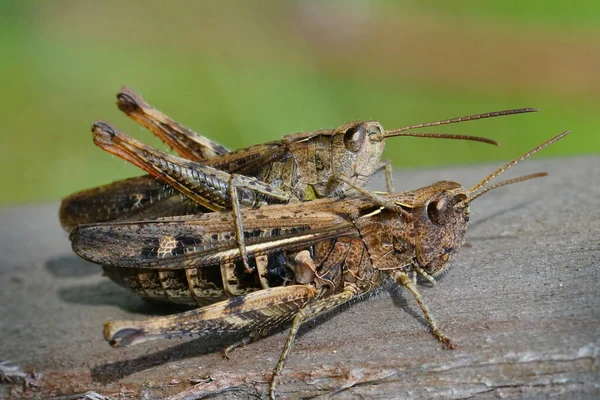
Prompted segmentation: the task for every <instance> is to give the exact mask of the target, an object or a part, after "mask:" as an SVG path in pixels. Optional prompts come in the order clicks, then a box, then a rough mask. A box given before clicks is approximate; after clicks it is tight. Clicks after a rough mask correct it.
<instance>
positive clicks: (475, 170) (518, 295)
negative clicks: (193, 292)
mask: <svg viewBox="0 0 600 400" xmlns="http://www.w3.org/2000/svg"><path fill="white" fill-rule="evenodd" d="M498 165H500V163H498V164H493V165H484V166H479V165H478V166H473V167H457V168H447V169H443V170H426V171H406V172H401V173H397V174H396V175H395V179H396V182H395V185H396V187H397V188H415V187H419V186H423V185H425V184H428V183H431V182H433V181H435V180H440V179H452V180H458V181H459V182H462V183H463V184H465V185H467V186H470V185H472V184H474V183H475V182H476V181H477V180H478V179H479V178H481V177H483V176H484V175H485V174H486V173H488V172H490V171H491V170H492V169H493V168H494V167H496V166H498ZM538 171H547V172H549V173H550V175H549V176H548V177H547V178H543V179H539V180H536V181H531V182H528V183H523V184H517V185H514V186H509V187H506V188H503V189H499V190H497V191H493V192H490V193H489V194H487V195H485V196H483V197H481V198H480V199H478V200H476V201H475V202H474V203H473V205H472V207H471V212H472V213H471V215H472V223H471V229H470V232H469V234H468V245H467V246H466V247H465V248H463V249H462V250H461V252H460V253H459V256H458V258H457V260H456V262H455V265H454V266H453V268H452V269H451V270H450V271H449V273H448V274H447V275H446V276H444V277H443V279H441V281H440V282H439V283H438V285H437V286H436V287H435V288H432V287H421V292H422V295H423V297H424V299H425V301H426V302H427V303H428V305H429V307H430V308H431V310H432V312H433V314H434V316H435V318H436V320H437V321H438V323H439V325H440V327H441V328H442V329H444V331H445V332H446V333H447V334H448V335H449V336H450V337H451V338H452V339H453V341H454V342H455V344H457V346H458V348H457V349H456V350H454V351H447V350H443V349H442V348H441V346H440V345H439V344H438V343H437V342H436V341H435V340H434V339H433V338H432V337H431V335H429V334H428V332H427V330H426V327H425V324H424V321H423V318H422V317H421V315H420V311H419V309H418V307H417V305H416V304H415V302H414V300H413V299H412V298H411V297H410V296H408V295H407V294H406V292H405V291H401V292H398V293H393V294H392V295H388V294H385V293H384V294H382V295H380V296H378V297H376V298H374V299H371V300H368V301H365V302H362V303H359V304H357V305H355V306H354V307H352V308H350V309H349V310H346V311H344V312H343V313H339V314H337V315H335V316H332V317H330V318H327V319H325V320H324V321H319V322H318V323H315V324H313V327H312V329H311V328H309V329H305V330H304V332H303V335H302V336H301V337H300V338H299V339H298V341H297V342H296V345H295V346H294V348H293V350H292V353H291V355H290V357H289V359H288V364H287V366H286V368H285V370H284V372H283V375H282V379H281V381H280V385H279V388H278V394H279V395H280V396H281V397H282V398H314V397H318V398H335V399H346V398H348V399H354V398H393V397H395V398H419V399H420V398H450V399H458V398H461V399H462V398H469V397H474V396H477V397H478V398H497V397H500V396H504V397H508V398H514V397H519V398H520V397H529V398H546V397H549V396H551V395H557V396H558V397H562V398H573V397H578V398H597V397H600V386H599V382H600V372H599V371H600V368H599V367H600V366H599V363H600V289H599V288H600V284H599V283H598V281H599V280H600V279H599V278H600V209H599V206H600V184H599V183H600V158H599V157H593V156H590V157H580V158H570V159H555V160H548V161H535V160H534V161H528V162H525V163H523V164H522V165H519V166H518V167H517V168H515V171H511V173H510V174H508V175H510V176H516V175H522V174H525V173H531V172H538ZM375 186H377V184H375ZM57 210H58V205H56V204H51V205H40V206H26V207H17V208H11V209H3V210H0V231H1V233H2V235H1V237H2V240H1V241H0V250H1V251H0V282H2V290H1V291H0V301H1V303H2V307H1V308H0V321H1V324H0V337H1V338H2V340H1V341H0V359H10V360H11V361H12V362H13V364H15V365H18V366H21V367H23V369H24V370H25V371H26V372H27V373H31V372H32V371H33V370H35V371H36V374H37V375H36V376H31V375H29V377H28V378H27V380H28V381H29V385H28V386H27V387H24V386H23V385H22V384H4V385H0V397H7V398H21V397H23V396H31V397H32V398H48V397H52V396H68V395H73V394H78V393H84V392H87V391H94V392H97V393H98V394H101V395H104V396H108V397H109V398H128V397H129V398H137V397H143V398H146V399H158V398H164V397H166V396H169V395H171V396H176V395H177V397H174V398H180V399H183V398H199V397H200V396H201V395H203V394H208V393H214V392H220V393H221V394H220V395H219V396H218V397H223V398H260V397H262V396H264V395H265V393H266V384H267V382H268V380H269V377H270V373H271V371H272V368H273V367H274V366H275V363H276V361H277V358H278V357H279V352H280V350H281V348H282V346H283V342H284V333H279V334H275V335H272V336H270V337H269V338H266V339H264V340H262V341H259V342H257V343H253V344H251V345H249V346H247V347H246V348H243V349H240V350H237V351H235V352H234V353H233V354H232V359H231V360H223V359H222V358H221V356H220V354H219V349H221V347H222V346H223V343H225V342H227V339H226V338H215V339H214V340H210V341H207V340H189V339H187V340H173V341H168V340H165V341H156V342H151V343H146V344H142V345H139V346H134V347H131V348H126V349H112V348H110V347H109V346H108V345H107V344H106V343H105V342H104V341H103V340H102V323H103V322H104V321H105V320H107V319H109V318H144V317H145V316H147V315H153V314H158V313H163V314H164V313H168V312H172V311H173V310H172V309H168V310H167V309H157V308H155V307H152V306H150V305H148V304H145V303H144V302H143V301H141V300H140V299H138V298H136V297H134V296H133V295H131V294H129V293H128V292H126V291H124V290H122V289H120V288H119V287H117V286H116V285H114V284H112V283H111V282H109V281H108V280H107V279H106V278H104V277H102V276H101V273H100V268H99V267H98V266H95V265H92V264H88V263H86V262H84V261H82V260H80V259H78V258H76V257H75V256H73V255H72V254H71V253H70V248H69V242H68V237H67V234H66V233H64V232H62V231H61V229H60V227H59V224H58V216H57ZM0 370H1V369H0ZM22 380H23V379H21V381H22ZM188 395H189V396H188ZM186 396H188V397H186ZM75 398H76V397H75ZM88 398H89V397H88Z"/></svg>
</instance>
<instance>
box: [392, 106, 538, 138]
mask: <svg viewBox="0 0 600 400" xmlns="http://www.w3.org/2000/svg"><path fill="white" fill-rule="evenodd" d="M537 111H539V110H538V109H537V108H517V109H514V110H504V111H494V112H489V113H483V114H475V115H468V116H466V117H457V118H450V119H445V120H442V121H435V122H425V123H421V124H416V125H408V126H405V127H403V128H398V129H392V130H391V131H385V135H384V137H391V136H397V134H398V133H399V132H404V131H408V130H411V129H421V128H429V127H432V126H440V125H448V124H456V123H459V122H467V121H475V120H478V119H486V118H494V117H503V116H505V115H514V114H525V113H530V112H537Z"/></svg>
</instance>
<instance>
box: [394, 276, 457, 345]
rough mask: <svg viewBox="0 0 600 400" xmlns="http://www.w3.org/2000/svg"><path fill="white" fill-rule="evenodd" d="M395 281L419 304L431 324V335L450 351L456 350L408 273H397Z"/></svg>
mask: <svg viewBox="0 0 600 400" xmlns="http://www.w3.org/2000/svg"><path fill="white" fill-rule="evenodd" d="M394 279H395V281H396V282H397V283H400V284H401V285H402V286H404V287H405V288H407V289H408V291H409V292H410V293H411V294H412V295H413V297H414V298H415V300H416V301H417V303H418V304H419V307H421V311H423V315H425V319H426V320H427V323H428V324H429V328H430V329H431V333H432V334H433V336H434V337H435V338H436V339H437V340H438V341H439V342H441V343H443V344H444V345H445V346H446V347H447V348H448V349H454V347H455V346H454V344H452V341H451V340H450V338H449V337H448V336H446V335H445V334H444V333H442V331H441V330H440V329H439V328H438V327H437V324H436V323H435V321H434V320H433V317H432V316H431V313H430V312H429V307H427V305H426V304H425V303H424V302H423V299H422V298H421V294H420V293H419V291H418V290H417V287H416V286H415V282H414V281H413V279H412V278H411V277H410V276H408V274H407V273H406V272H398V273H396V274H395V277H394Z"/></svg>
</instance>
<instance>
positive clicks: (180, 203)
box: [60, 175, 208, 231]
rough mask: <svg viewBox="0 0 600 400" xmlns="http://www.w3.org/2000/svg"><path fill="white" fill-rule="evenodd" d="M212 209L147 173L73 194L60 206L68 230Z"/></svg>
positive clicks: (61, 216)
mask: <svg viewBox="0 0 600 400" xmlns="http://www.w3.org/2000/svg"><path fill="white" fill-rule="evenodd" d="M206 211H208V209H207V208H205V207H202V206H201V205H200V204H197V203H195V202H194V201H192V200H191V199H190V198H188V197H187V196H185V195H183V194H181V193H179V192H178V191H176V190H175V189H173V188H172V187H171V186H169V185H168V184H166V183H163V182H161V181H159V180H157V179H155V178H154V177H152V176H149V175H145V176H140V177H137V178H130V179H125V180H122V181H117V182H113V183H110V184H108V185H103V186H98V187H95V188H92V189H88V190H83V191H81V192H77V193H73V194H72V195H70V196H69V197H66V198H65V199H64V200H63V201H62V203H61V206H60V223H61V225H62V226H63V228H64V229H65V230H67V231H71V230H73V229H74V228H75V227H76V226H77V225H82V224H90V223H99V222H108V221H125V220H129V221H131V220H137V221H140V220H144V219H148V218H156V217H169V216H176V215H188V214H198V213H201V212H206Z"/></svg>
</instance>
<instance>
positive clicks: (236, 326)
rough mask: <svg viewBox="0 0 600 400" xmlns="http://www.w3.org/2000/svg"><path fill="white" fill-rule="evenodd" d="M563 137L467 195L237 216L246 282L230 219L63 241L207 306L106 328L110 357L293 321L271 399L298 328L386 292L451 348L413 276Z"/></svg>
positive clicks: (445, 254)
mask: <svg viewBox="0 0 600 400" xmlns="http://www.w3.org/2000/svg"><path fill="white" fill-rule="evenodd" d="M568 133H569V131H567V132H563V133H561V134H560V135H558V136H555V137H554V138H552V139H550V140H548V141H546V142H545V143H543V144H541V145H540V146H537V147H535V148H534V149H532V150H530V151H528V152H527V153H525V154H524V155H522V156H521V157H518V158H516V159H514V160H512V161H510V162H509V163H507V164H506V165H504V166H502V167H500V168H498V169H497V170H496V171H494V172H492V173H491V174H490V175H488V176H486V177H485V178H483V179H482V180H481V181H480V182H478V183H477V184H476V185H474V186H473V187H472V188H470V189H469V190H466V189H465V188H464V187H463V186H461V185H460V184H459V183H456V182H448V181H442V182H437V183H434V184H433V185H431V186H426V187H424V188H421V189H417V190H414V191H408V192H402V193H389V194H383V195H380V196H378V197H377V198H376V199H370V198H369V199H364V198H351V199H345V200H339V199H319V200H314V201H313V202H312V203H311V207H310V210H307V209H306V207H304V206H303V205H302V204H288V205H267V206H264V207H261V208H260V209H255V210H245V211H244V212H243V213H242V217H243V224H244V227H245V230H244V237H245V239H246V244H247V247H246V250H247V252H248V255H249V257H250V259H251V261H253V264H254V266H255V268H253V270H252V271H250V272H249V271H246V269H245V268H244V265H243V261H242V258H241V256H240V254H239V252H238V249H237V243H236V240H235V238H234V232H235V216H234V215H232V213H217V214H203V215H198V216H183V217H168V218H160V219H157V220H153V221H138V222H135V221H131V222H114V223H104V224H91V225H82V226H79V227H77V228H76V229H75V230H74V231H73V232H72V233H71V240H72V243H73V249H74V251H75V252H76V253H77V254H79V255H80V256H81V257H83V258H85V259H87V260H90V261H92V262H95V263H99V264H102V265H105V269H106V271H107V272H108V273H109V275H113V278H114V277H115V276H119V278H117V279H122V280H123V281H126V282H127V284H129V285H130V286H131V287H136V286H137V288H138V289H139V291H140V292H142V293H143V292H146V293H147V294H152V293H162V296H166V297H171V298H177V299H179V300H183V299H185V301H187V302H190V303H194V302H196V300H197V299H198V298H204V299H207V297H208V300H209V302H214V303H213V304H212V305H207V306H205V307H202V308H199V309H196V310H192V311H187V312H184V313H180V314H176V315H172V316H167V317H159V318H150V319H147V320H143V321H110V322H107V323H106V324H105V329H104V335H105V338H106V340H107V341H109V343H110V344H111V345H113V346H115V347H120V346H126V345H130V344H135V343H139V342H143V341H147V340H153V339H157V338H162V337H171V336H181V335H184V334H190V335H191V334H198V335H200V336H202V335H210V334H215V333H224V332H228V333H238V334H239V333H245V334H247V335H248V336H246V337H245V338H244V339H243V340H242V341H241V342H238V343H236V344H234V345H232V346H230V347H229V348H228V349H226V353H227V352H229V351H230V350H231V349H233V348H235V347H236V346H239V345H242V344H247V343H249V342H250V341H252V340H254V339H258V338H260V337H261V336H264V335H266V334H267V333H268V332H269V331H271V330H272V329H274V328H277V327H280V326H282V325H284V324H286V323H289V322H290V321H291V324H292V327H291V329H290V332H289V334H288V337H287V340H286V343H285V346H284V348H283V351H282V353H281V356H280V359H279V362H278V364H277V366H276V368H275V370H274V373H273V379H272V381H271V385H270V388H269V392H270V396H271V397H274V393H275V384H276V377H277V376H278V375H279V373H280V372H281V370H282V368H283V366H284V363H285V360H286V357H287V355H288V353H289V351H290V349H291V347H292V344H293V342H294V339H295V337H296V334H297V332H298V329H299V327H300V326H301V325H302V323H304V322H305V321H307V320H309V319H312V318H314V317H316V316H317V315H319V314H322V313H325V312H327V311H330V310H333V309H335V308H337V307H339V306H340V305H343V304H347V303H349V302H352V301H355V300H359V299H361V298H364V297H367V296H369V295H371V294H373V293H375V292H376V291H378V290H379V289H381V288H382V287H384V286H385V285H386V283H390V284H396V285H401V286H403V287H405V288H407V289H408V290H409V291H410V292H411V294H412V295H413V296H414V298H415V300H416V301H417V303H418V304H419V306H420V308H421V309H422V311H423V313H424V315H425V318H426V319H427V322H428V324H429V326H430V328H431V332H432V334H433V335H434V336H435V337H436V339H438V340H439V341H440V342H442V343H444V344H445V345H446V346H447V347H449V348H452V347H453V344H452V342H451V341H450V339H449V338H448V337H447V336H446V335H445V334H444V333H443V332H442V331H441V330H440V329H439V328H438V326H437V325H436V323H435V322H434V320H433V318H432V316H431V314H430V312H429V309H428V307H427V306H426V305H425V303H424V301H423V300H422V298H421V296H420V294H419V292H418V290H417V288H416V285H415V283H416V281H417V278H418V277H419V278H422V279H424V280H426V281H429V282H431V283H435V278H436V277H437V276H439V275H440V274H442V273H443V272H444V271H445V270H446V269H447V268H448V266H449V265H450V262H451V260H452V258H453V257H454V255H455V254H456V252H457V250H458V249H459V248H460V247H461V245H462V243H463V241H464V236H465V234H466V231H467V224H468V220H469V214H470V211H469V206H470V204H471V203H472V202H473V201H474V200H475V199H476V198H478V197H479V196H481V195H482V194H484V193H486V192H488V191H490V190H492V189H495V188H498V187H501V186H504V185H507V184H510V183H515V182H520V181H524V180H528V179H532V178H536V177H539V176H543V175H545V173H538V174H532V175H527V176H523V177H520V178H515V179H510V180H507V181H503V182H499V183H496V184H492V185H488V183H489V182H490V181H491V180H492V179H494V178H496V177H497V176H498V175H500V174H501V173H503V172H504V171H506V170H507V169H508V168H510V167H511V166H513V165H515V164H516V163H518V162H519V161H522V160H524V159H525V158H528V157H529V156H531V155H533V154H535V153H536V152H538V151H540V150H541V149H543V148H544V147H546V146H548V145H550V144H552V143H554V142H556V141H557V140H559V139H561V138H563V137H564V136H566V135H567V134H568ZM232 283H235V285H233V288H234V289H236V290H238V294H239V295H238V296H236V297H234V298H231V299H228V300H222V301H219V302H215V301H217V300H218V299H219V298H225V297H226V296H227V295H231V294H232V293H231V292H228V291H227V289H225V288H227V287H228V286H229V287H230V290H231V288H232V287H231V285H232ZM242 293H246V294H242Z"/></svg>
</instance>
